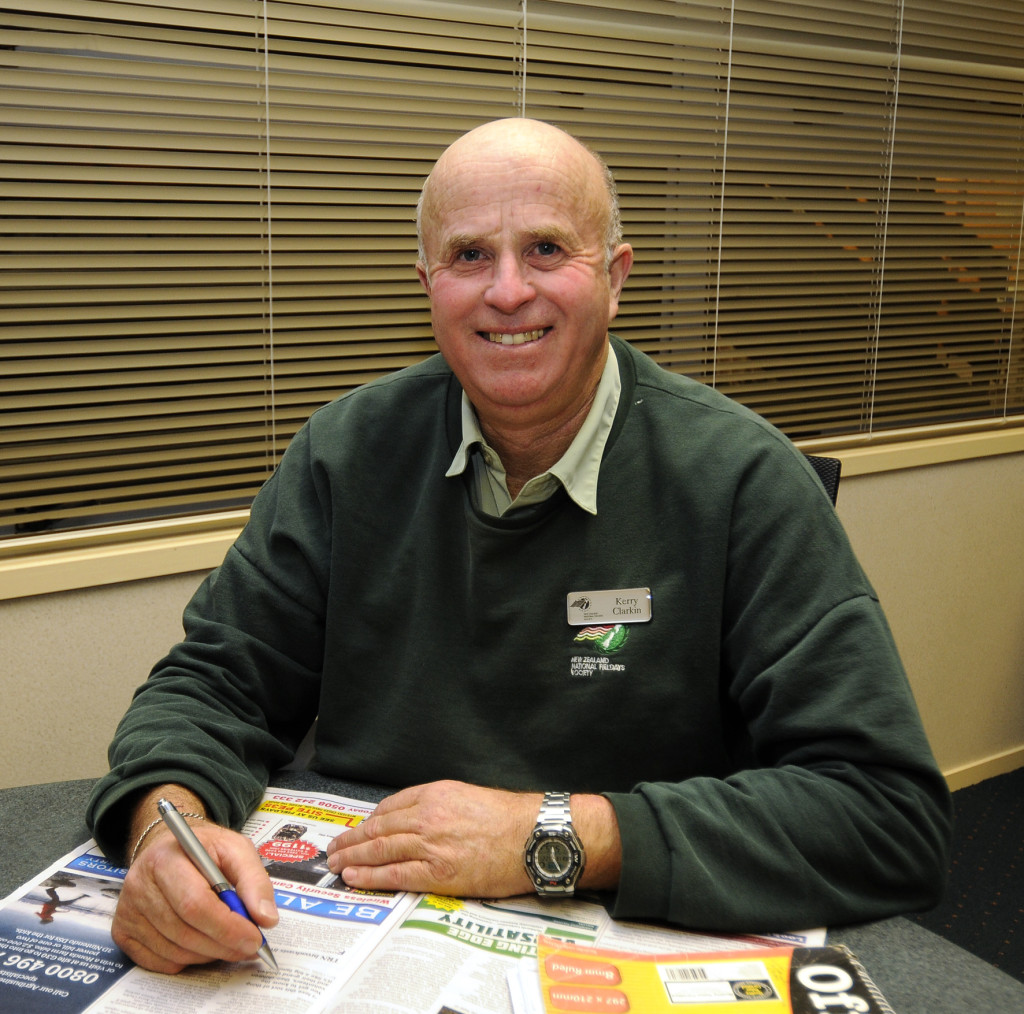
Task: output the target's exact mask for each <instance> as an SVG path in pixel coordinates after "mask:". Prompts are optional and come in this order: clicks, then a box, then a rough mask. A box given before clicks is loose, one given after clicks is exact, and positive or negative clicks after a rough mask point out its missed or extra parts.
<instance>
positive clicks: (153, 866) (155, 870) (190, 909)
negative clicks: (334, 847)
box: [111, 787, 278, 972]
mask: <svg viewBox="0 0 1024 1014" xmlns="http://www.w3.org/2000/svg"><path fill="white" fill-rule="evenodd" d="M173 788H175V789H177V790H178V791H173V790H172V787H163V788H161V789H160V790H155V791H154V792H153V793H150V794H148V795H147V796H146V797H145V799H143V800H142V801H140V804H139V806H138V807H137V809H136V814H137V819H136V822H135V824H134V825H133V827H138V826H139V824H140V823H141V824H142V826H143V827H145V826H146V825H145V823H142V820H143V819H144V818H145V817H146V816H147V815H149V814H150V813H151V812H155V806H156V803H155V801H156V799H158V798H159V797H160V795H161V794H166V795H167V798H169V799H171V801H172V802H174V803H175V805H177V806H179V809H180V808H185V809H187V810H193V809H195V810H196V812H201V809H198V808H199V807H201V806H202V804H201V803H199V802H198V800H195V797H192V796H191V794H188V795H189V797H190V798H185V799H183V798H182V790H181V789H180V787H173ZM147 823H148V821H147ZM189 824H191V825H192V829H193V830H194V831H195V834H196V837H197V838H198V839H199V840H200V841H201V842H202V844H203V847H204V848H205V849H206V851H207V852H209V853H210V857H211V858H212V859H213V861H214V862H215V863H216V864H217V866H218V867H219V868H220V870H221V872H223V874H224V877H225V879H226V880H227V881H228V882H229V883H231V884H232V885H233V886H234V888H235V890H236V891H237V893H238V896H239V897H240V898H241V899H242V902H243V903H244V904H245V907H246V909H247V910H248V911H249V914H250V915H251V916H252V917H253V919H254V920H255V921H256V922H257V923H258V924H259V925H260V926H261V927H264V928H269V927H271V926H274V925H276V924H277V921H278V915H277V908H276V906H275V905H274V890H273V887H272V885H271V883H270V879H269V878H268V877H267V874H266V872H265V871H264V869H263V865H262V863H261V862H260V859H259V856H258V855H257V853H256V850H255V848H254V847H253V844H252V842H251V841H250V840H249V839H248V838H246V837H245V836H244V835H241V834H238V833H237V832H235V831H231V830H228V829H227V828H223V827H219V826H218V825H216V824H213V823H210V822H208V821H205V820H201V821H194V820H189ZM133 841H134V839H133ZM111 935H112V936H113V939H114V943H115V944H117V946H118V947H120V948H121V950H123V951H124V952H125V954H127V955H128V957H130V958H131V959H132V960H133V961H134V962H136V964H139V965H141V966H142V967H143V968H148V969H151V970H152V971H154V972H179V971H181V969H183V968H185V967H186V966H187V965H194V964H203V963H206V962H210V961H218V960H221V961H244V960H247V959H250V958H254V957H255V956H256V951H257V949H258V948H259V947H260V945H261V943H262V940H261V939H260V932H259V930H258V929H257V928H256V927H255V926H254V925H253V924H252V923H251V922H249V921H248V920H247V919H245V918H243V917H242V916H240V915H237V914H235V913H234V912H232V911H231V910H230V909H229V908H228V907H227V905H225V904H224V902H222V901H221V900H220V899H219V898H218V897H217V894H216V892H214V891H213V889H212V888H211V887H210V885H209V884H208V883H207V882H206V879H205V878H204V877H203V875H202V874H201V873H200V872H199V871H198V870H197V869H196V868H195V866H194V865H193V864H192V862H191V860H190V859H189V858H188V856H186V855H185V853H184V852H183V851H182V849H181V846H180V845H179V844H178V842H177V840H176V839H175V838H174V836H173V835H172V834H171V833H170V830H169V829H168V828H167V827H165V826H164V825H163V824H158V825H157V826H155V827H154V828H153V829H152V830H151V831H150V832H149V833H148V834H147V835H146V838H145V840H144V841H143V843H142V846H141V847H140V848H139V850H138V854H137V855H136V857H135V861H134V862H133V863H132V865H131V869H130V870H129V871H128V875H127V876H126V877H125V881H124V887H123V888H122V891H121V897H120V900H119V901H118V905H117V911H116V913H115V914H114V924H113V927H112V929H111Z"/></svg>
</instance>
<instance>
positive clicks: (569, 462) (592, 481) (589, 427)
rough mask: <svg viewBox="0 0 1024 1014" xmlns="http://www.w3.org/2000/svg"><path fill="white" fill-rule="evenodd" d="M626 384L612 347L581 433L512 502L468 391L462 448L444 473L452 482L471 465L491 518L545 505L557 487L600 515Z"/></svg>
mask: <svg viewBox="0 0 1024 1014" xmlns="http://www.w3.org/2000/svg"><path fill="white" fill-rule="evenodd" d="M621 390H622V383H621V381H620V379H619V363H618V360H617V359H616V357H615V352H614V351H613V350H612V348H611V347H610V346H609V348H608V355H607V357H606V358H605V363H604V370H603V371H602V372H601V379H600V381H599V382H598V385H597V392H596V393H595V394H594V401H593V404H592V405H591V406H590V411H589V412H588V413H587V417H586V419H584V420H583V425H582V426H581V427H580V431H579V433H577V434H576V436H575V437H574V438H573V442H572V443H571V444H570V445H569V447H568V449H567V450H566V452H565V454H563V455H562V456H561V457H560V458H559V459H558V461H556V462H555V463H554V464H553V465H552V466H551V468H550V469H549V470H548V471H546V472H545V473H544V474H543V475H537V476H534V477H533V478H532V479H530V481H529V482H527V483H526V485H525V486H523V488H522V489H521V490H520V491H519V495H518V496H517V497H516V498H515V500H513V499H512V497H511V495H510V494H509V491H508V485H507V484H506V481H505V467H504V466H503V465H502V463H501V459H500V458H499V457H498V455H497V452H495V451H494V450H493V448H491V447H490V446H489V445H488V443H487V441H486V440H485V439H484V435H483V432H482V431H481V429H480V421H479V420H478V419H477V416H476V412H475V411H474V409H473V406H472V405H471V404H470V401H469V398H468V397H467V396H466V393H465V391H463V393H462V443H461V444H460V445H459V449H458V450H457V451H456V452H455V457H454V458H453V459H452V463H451V465H450V466H449V468H448V471H447V472H445V475H446V476H448V477H452V476H456V475H461V474H462V473H463V472H464V471H465V470H466V467H467V466H468V465H472V467H473V477H474V480H475V483H476V491H477V493H478V495H479V503H480V508H481V509H482V510H483V511H484V512H485V513H487V514H490V515H492V516H493V517H501V516H502V515H503V514H504V513H505V512H506V511H507V510H509V509H510V508H512V507H526V506H528V505H530V504H535V503H541V502H542V501H543V500H546V499H547V498H548V497H549V496H551V494H552V493H554V492H555V490H556V489H557V488H558V486H559V484H561V485H562V486H564V487H565V491H566V492H567V493H568V494H569V496H570V497H572V499H573V500H574V501H575V502H576V503H577V504H578V505H579V506H580V507H582V508H583V509H584V510H585V511H587V512H588V513H590V514H596V513H597V477H598V473H599V472H600V471H601V457H602V456H603V454H604V445H605V443H607V441H608V434H609V433H610V432H611V428H612V422H613V421H614V420H615V411H616V409H617V408H618V406H619V393H620V391H621Z"/></svg>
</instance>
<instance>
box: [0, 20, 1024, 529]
mask: <svg viewBox="0 0 1024 1014" xmlns="http://www.w3.org/2000/svg"><path fill="white" fill-rule="evenodd" d="M1022 68H1024V4H1022V3H1020V2H1012V3H1005V4H1001V5H999V8H998V10H997V9H995V8H990V6H989V5H986V4H983V3H973V2H971V0H946V2H935V0H928V2H927V3H925V2H923V0H902V2H900V0H848V2H844V3H841V4H840V3H838V2H836V3H823V2H820V0H816V2H812V0H806V2H804V0H784V2H772V0H737V2H736V3H735V4H731V3H728V2H725V3H719V2H711V0H688V2H685V3H684V2H674V0H634V2H632V3H629V4H624V3H621V2H620V3H608V2H602V0H575V2H573V3H561V2H557V0H527V2H525V3H524V2H521V0H499V2H490V3H486V4H485V3H482V2H457V0H448V2H432V0H404V2H402V0H366V2H363V3H358V2H357V3H344V4H343V3H338V2H333V0H311V2H306V3H293V2H288V0H278V2H271V0H267V2H263V0H208V2H204V3H199V0H178V2H176V3H171V2H168V0H162V2H139V0H136V2H134V3H121V2H116V0H64V2H59V0H38V2H25V3H15V4H10V5H7V6H5V7H4V9H3V11H2V12H0V197H2V199H3V208H2V211H0V214H2V215H3V227H2V228H0V321H2V325H3V331H2V337H0V491H2V492H0V533H2V534H7V535H12V534H18V533H20V532H25V531H34V530H47V529H49V528H52V527H62V526H84V525H90V524H95V523H97V522H99V521H109V520H110V519H118V518H126V519H128V518H130V519H138V518H140V517H167V516H173V515H175V514H187V513H193V512H196V511H208V510H211V509H218V508H232V507H238V506H244V505H246V504H247V503H248V502H249V500H250V499H251V497H252V496H253V495H254V493H255V491H256V489H257V488H258V487H259V485H260V484H261V483H262V482H263V481H264V480H265V479H266V477H267V476H268V475H269V473H270V471H271V470H272V468H273V467H274V465H275V464H276V461H277V460H278V458H279V456H280V454H281V452H282V451H283V449H284V447H285V446H286V444H287V442H288V440H289V439H290V438H291V436H292V434H293V433H294V432H295V430H296V429H297V428H298V426H299V425H300V424H301V423H302V421H303V420H304V419H305V418H306V417H307V416H308V415H309V414H310V412H311V411H313V410H314V409H315V408H316V407H317V406H318V405H320V404H323V403H324V402H325V401H328V400H330V399H331V398H333V397H335V396H337V395H338V394H340V393H342V392H343V391H345V390H348V389H350V388H352V387H354V386H357V385H358V384H361V383H364V382H365V381H367V380H370V379H372V378H373V377H376V376H380V375H382V374H384V373H386V372H389V371H391V370H394V369H398V368H400V367H402V366H405V365H407V364H409V363H412V362H415V361H417V360H419V359H422V358H423V357H424V356H426V355H428V354H430V353H431V352H432V351H433V350H434V345H433V342H432V339H431V335H430V326H429V313H428V308H427V305H426V300H425V297H424V295H423V293H422V292H421V290H420V288H419V285H418V283H417V281H416V278H415V273H414V271H413V263H414V260H415V227H414V207H415V202H416V198H417V196H418V192H419V187H420V185H421V183H422V179H423V178H424V176H425V175H426V173H427V172H428V171H429V168H430V165H431V164H432V163H433V161H434V159H435V158H436V157H437V155H438V154H439V153H440V152H441V150H443V148H444V147H445V146H446V145H447V144H448V143H450V141H451V140H453V139H454V138H455V137H457V136H458V135H459V134H461V133H462V132H464V131H465V130H466V129H469V128H470V127H472V126H474V125H475V124H477V123H480V122H483V121H485V120H488V119H491V118H494V117H499V116H507V115H518V114H519V113H521V112H525V113H526V114H527V115H530V116H537V117H540V118H543V119H547V120H550V121H552V122H555V123H558V124H559V125H561V126H564V127H566V128H567V129H569V130H570V131H572V132H573V133H575V134H576V135H577V136H579V137H581V138H582V139H583V140H585V141H586V142H587V143H589V144H591V145H592V146H593V147H594V148H595V149H596V150H598V151H599V152H601V154H602V155H603V156H604V157H605V158H606V159H607V160H608V162H609V163H610V165H611V166H612V168H613V170H614V171H615V175H616V178H617V180H618V184H619V189H620V196H621V201H622V206H623V221H624V226H625V231H626V234H627V238H628V239H629V240H630V241H631V242H632V243H633V245H634V247H635V248H636V266H635V268H634V272H633V275H632V276H631V278H630V280H629V282H628V283H627V289H626V292H625V294H624V299H623V302H622V306H621V309H620V315H619V319H618V321H617V322H616V325H615V330H616V331H617V332H618V333H620V334H622V335H623V336H624V337H626V338H627V339H628V340H630V341H632V342H634V343H635V344H637V345H638V346H639V347H641V348H643V349H644V350H645V351H647V352H649V353H650V354H651V355H652V356H654V357H655V358H656V359H657V360H658V361H659V362H660V363H661V364H662V365H664V366H665V367H666V368H667V369H671V370H677V371H680V372H685V373H687V374H690V375H692V376H695V377H697V378H698V379H700V380H704V381H706V382H708V383H711V384H714V385H715V386H717V387H719V388H721V389H722V390H724V391H725V392H726V393H728V394H730V395H732V396H734V397H736V398H738V399H739V400H741V401H744V402H745V403H747V404H749V405H750V406H751V407H753V408H754V409H756V410H757V411H759V412H761V413H762V414H764V415H766V416H767V417H768V418H770V419H771V420H772V421H774V422H775V423H777V424H778V425H779V426H780V427H781V428H783V429H784V430H785V431H786V432H787V433H789V434H790V435H791V436H793V437H796V438H805V439H806V438H816V439H819V440H833V441H845V442H847V443H850V442H857V441H862V440H867V439H879V437H880V436H882V437H884V435H885V434H887V433H892V434H893V435H898V434H899V432H900V431H901V429H902V428H904V427H908V426H915V427H920V426H936V427H941V426H943V425H947V424H956V425H960V426H963V425H968V426H986V425H991V424H993V423H994V422H996V421H999V422H1002V423H1005V422H1007V421H1008V420H1009V421H1010V422H1013V421H1015V417H1016V416H1017V415H1019V414H1020V413H1022V412H1024V358H1022V353H1021V337H1020V331H1021V322H1020V320H1019V318H1018V316H1017V314H1016V307H1017V266H1018V264H1019V260H1020V245H1021V215H1022V207H1024V170H1022V156H1024V115H1022V104H1024V70H1022Z"/></svg>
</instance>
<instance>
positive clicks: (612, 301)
mask: <svg viewBox="0 0 1024 1014" xmlns="http://www.w3.org/2000/svg"><path fill="white" fill-rule="evenodd" d="M632 268H633V248H632V247H631V246H630V245H629V244H628V243H620V244H619V245H618V246H617V247H616V248H615V253H613V254H612V259H611V263H610V264H609V265H608V281H609V286H608V287H609V294H608V319H609V320H612V319H614V317H615V315H616V314H617V313H618V312H619V296H620V295H621V294H622V286H623V285H625V284H626V279H627V278H628V277H629V272H630V271H631V270H632Z"/></svg>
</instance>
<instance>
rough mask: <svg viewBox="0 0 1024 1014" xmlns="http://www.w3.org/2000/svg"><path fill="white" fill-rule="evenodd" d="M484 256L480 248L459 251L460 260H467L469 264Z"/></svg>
mask: <svg viewBox="0 0 1024 1014" xmlns="http://www.w3.org/2000/svg"><path fill="white" fill-rule="evenodd" d="M482 256H483V255H482V254H481V253H480V251H479V250H462V251H460V252H459V255H458V260H460V261H465V262H466V263H467V264H475V263H476V262H477V261H478V260H480V258H481V257H482Z"/></svg>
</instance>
